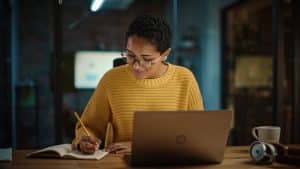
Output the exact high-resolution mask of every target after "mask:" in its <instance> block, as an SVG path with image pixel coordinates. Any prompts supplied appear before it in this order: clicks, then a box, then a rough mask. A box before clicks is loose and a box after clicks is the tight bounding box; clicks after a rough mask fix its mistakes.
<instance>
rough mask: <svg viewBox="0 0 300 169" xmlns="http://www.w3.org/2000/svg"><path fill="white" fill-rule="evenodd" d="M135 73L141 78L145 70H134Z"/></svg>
mask: <svg viewBox="0 0 300 169" xmlns="http://www.w3.org/2000/svg"><path fill="white" fill-rule="evenodd" d="M133 74H134V75H135V76H136V77H138V78H141V77H143V74H144V72H143V71H136V70H133Z"/></svg>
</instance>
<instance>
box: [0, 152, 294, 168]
mask: <svg viewBox="0 0 300 169" xmlns="http://www.w3.org/2000/svg"><path fill="white" fill-rule="evenodd" d="M28 152H29V150H16V151H14V153H13V161H12V162H10V163H3V162H2V163H1V162H0V169H2V168H3V169H83V168H84V169H97V168H99V169H129V168H133V167H130V166H128V165H127V164H126V163H125V161H123V155H116V154H109V155H108V156H106V157H104V158H103V159H101V160H99V161H87V160H63V159H32V158H26V157H25V155H26V153H28ZM145 168H147V169H150V168H151V167H145ZM152 168H164V169H168V168H189V169H198V168H199V169H263V168H268V169H272V168H274V169H291V168H299V166H291V165H290V166H289V165H284V164H279V163H273V164H272V165H256V164H253V163H252V162H251V160H250V157H249V153H248V147H227V149H226V152H225V159H224V161H223V163H222V164H216V165H197V166H182V167H174V166H173V167H172V166H171V167H152Z"/></svg>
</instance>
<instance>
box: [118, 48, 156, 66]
mask: <svg viewBox="0 0 300 169" xmlns="http://www.w3.org/2000/svg"><path fill="white" fill-rule="evenodd" d="M121 56H122V57H123V58H124V59H125V60H126V62H127V63H128V64H130V65H133V64H135V63H138V65H139V66H141V67H143V68H146V69H149V68H151V67H152V65H154V64H156V63H157V60H159V59H160V57H158V58H155V59H141V60H139V59H137V56H136V55H134V54H131V53H128V52H126V51H125V52H122V53H121Z"/></svg>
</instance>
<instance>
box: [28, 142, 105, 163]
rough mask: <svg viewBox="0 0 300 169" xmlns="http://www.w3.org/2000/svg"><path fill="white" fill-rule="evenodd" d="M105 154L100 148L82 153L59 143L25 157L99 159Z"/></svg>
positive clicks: (69, 145)
mask: <svg viewBox="0 0 300 169" xmlns="http://www.w3.org/2000/svg"><path fill="white" fill-rule="evenodd" d="M107 154H108V152H105V151H102V150H97V151H96V152H95V153H94V154H83V153H81V152H79V151H77V150H72V148H71V144H59V145H54V146H49V147H46V148H44V149H41V150H38V151H34V152H31V153H29V154H28V155H27V157H37V158H66V159H82V160H100V159H101V158H103V157H104V156H105V155H107Z"/></svg>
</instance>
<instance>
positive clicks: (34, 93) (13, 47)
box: [0, 0, 300, 148]
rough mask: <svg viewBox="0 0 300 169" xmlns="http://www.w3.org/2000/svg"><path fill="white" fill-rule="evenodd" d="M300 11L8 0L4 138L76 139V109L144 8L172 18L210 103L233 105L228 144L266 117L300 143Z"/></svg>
mask: <svg viewBox="0 0 300 169" xmlns="http://www.w3.org/2000/svg"><path fill="white" fill-rule="evenodd" d="M97 4H98V5H97ZM93 5H94V6H93ZM299 12H300V1H298V0H151V1H147V0H104V1H103V2H102V1H98V0H43V1H38V0H26V1H19V0H0V148H4V147H14V148H38V147H44V146H47V145H53V144H60V143H66V142H70V141H71V140H72V138H73V137H74V126H75V122H76V120H75V118H74V117H73V115H72V113H73V112H74V111H77V112H79V113H81V112H82V111H83V109H84V107H85V105H86V103H87V102H88V99H89V97H90V96H91V94H92V92H93V90H94V88H95V85H96V84H97V83H98V81H99V78H101V76H102V75H103V73H104V72H105V71H107V70H108V69H110V68H112V67H114V66H117V65H118V64H119V63H118V60H117V58H119V57H120V53H121V51H122V50H123V49H124V45H125V41H124V37H125V32H126V29H127V27H128V25H129V23H130V22H131V21H132V20H133V19H134V18H135V17H136V16H138V15H141V14H145V13H150V14H154V15H157V16H161V17H163V18H165V19H166V20H167V21H168V23H169V24H170V26H171V28H172V30H173V36H174V37H173V42H172V49H173V51H172V53H171V56H170V57H169V58H168V61H169V62H170V63H173V64H178V65H182V66H185V67H188V68H189V69H190V70H191V71H192V72H193V73H194V74H195V76H196V79H197V81H198V83H199V85H200V88H201V92H202V95H203V100H204V105H205V109H207V110H219V109H231V110H234V123H233V125H232V127H233V128H232V130H231V133H230V137H229V141H228V144H230V145H249V144H250V143H251V142H252V141H253V138H252V136H251V134H250V132H251V128H252V127H254V126H257V125H278V126H280V127H281V131H282V133H281V142H282V143H284V144H291V143H300V73H299V72H300V67H299V64H300V55H299V53H300V43H299V42H300V31H299V30H300V14H299Z"/></svg>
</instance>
